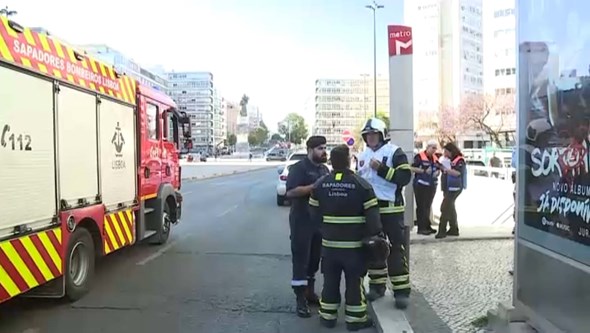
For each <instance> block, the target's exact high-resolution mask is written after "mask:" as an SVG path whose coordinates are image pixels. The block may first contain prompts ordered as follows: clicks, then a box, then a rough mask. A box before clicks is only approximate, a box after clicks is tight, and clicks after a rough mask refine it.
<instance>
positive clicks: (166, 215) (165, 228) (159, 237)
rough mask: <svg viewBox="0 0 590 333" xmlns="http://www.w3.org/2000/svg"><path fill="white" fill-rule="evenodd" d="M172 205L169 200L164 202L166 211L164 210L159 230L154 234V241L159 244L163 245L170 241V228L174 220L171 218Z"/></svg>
mask: <svg viewBox="0 0 590 333" xmlns="http://www.w3.org/2000/svg"><path fill="white" fill-rule="evenodd" d="M170 214H171V212H170V206H169V205H168V203H167V202H165V203H164V211H162V221H161V222H160V227H159V230H158V232H157V233H156V234H155V235H154V238H153V242H154V244H157V245H162V244H164V243H166V242H167V241H168V237H170V228H171V227H172V221H171V220H170Z"/></svg>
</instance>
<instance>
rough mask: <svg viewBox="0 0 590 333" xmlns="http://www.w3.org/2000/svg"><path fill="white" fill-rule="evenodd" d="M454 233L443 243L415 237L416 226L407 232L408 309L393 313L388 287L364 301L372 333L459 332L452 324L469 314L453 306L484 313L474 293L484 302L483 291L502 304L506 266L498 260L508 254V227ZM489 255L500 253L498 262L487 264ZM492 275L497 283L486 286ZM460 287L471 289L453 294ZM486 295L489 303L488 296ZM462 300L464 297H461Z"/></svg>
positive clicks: (463, 230) (424, 237)
mask: <svg viewBox="0 0 590 333" xmlns="http://www.w3.org/2000/svg"><path fill="white" fill-rule="evenodd" d="M459 232H460V236H459V237H451V236H447V237H446V238H444V239H435V238H434V234H433V235H431V236H424V235H418V234H416V228H414V229H413V230H412V232H411V234H410V243H411V244H412V246H411V247H410V270H411V275H412V278H411V281H412V296H411V302H410V307H409V308H408V309H406V310H405V311H402V310H397V309H395V307H394V304H393V294H392V292H391V291H390V290H389V289H388V290H387V292H386V295H385V297H382V298H380V299H379V300H377V301H375V302H372V303H369V310H370V312H371V315H372V317H373V318H374V319H375V326H376V328H377V331H378V332H380V333H389V332H391V333H400V332H405V333H414V332H416V333H419V332H420V333H451V332H455V331H457V332H465V331H464V330H463V329H459V330H455V329H456V328H458V327H463V326H466V324H465V323H456V324H455V323H453V322H452V321H453V320H460V321H467V323H468V322H469V321H470V320H472V319H473V318H469V316H471V317H473V313H471V312H470V311H467V310H465V309H463V310H461V307H458V306H456V304H467V305H468V306H467V308H475V309H477V310H482V311H485V310H487V309H486V305H485V304H484V305H482V304H483V303H484V300H482V299H477V297H475V295H483V297H484V298H485V300H487V298H488V297H487V296H485V292H484V290H487V292H488V293H489V292H490V288H491V289H492V290H495V292H494V293H493V294H494V295H500V296H496V297H497V298H498V299H499V300H503V299H502V298H503V297H504V295H503V291H504V290H508V291H511V289H510V288H509V287H506V286H505V284H506V283H507V282H506V281H504V280H506V279H508V280H509V281H511V280H510V277H509V276H508V275H507V270H508V269H509V267H510V265H511V264H510V263H509V262H507V261H508V259H507V258H504V257H510V256H511V253H512V252H511V250H509V249H506V246H509V247H510V248H511V245H510V244H511V243H512V239H513V235H512V224H502V225H497V226H496V225H488V226H473V225H468V226H464V227H461V226H460V227H459ZM499 242H500V243H499ZM437 243H440V244H437ZM491 252H493V253H496V255H498V253H501V255H500V256H501V258H502V259H499V258H498V260H497V262H495V263H494V264H492V265H491V266H488V264H487V263H486V261H487V259H488V258H489V254H490V253H491ZM466 256H467V257H466ZM468 257H469V258H468ZM505 261H506V262H505ZM449 265H450V266H449ZM469 270H473V271H474V273H473V274H474V275H473V276H471V277H470V276H463V274H465V273H466V272H467V271H469ZM453 272H454V273H453ZM496 274H501V278H500V279H499V281H502V282H501V283H500V285H497V286H492V285H490V283H491V282H490V280H492V281H493V280H495V279H496V278H495V275H496ZM463 280H464V281H463ZM464 284H466V285H465V286H466V287H467V286H471V287H469V290H462V291H461V292H460V293H459V294H457V293H456V292H455V290H457V288H461V287H460V285H464ZM365 286H366V288H367V289H368V279H366V280H365ZM447 289H448V290H447ZM471 289H472V290H471ZM482 293H483V294H482ZM488 296H490V297H491V298H492V299H493V297H492V295H488ZM465 297H466V298H467V299H464V298H465ZM492 303H493V302H492ZM453 304H455V305H453ZM480 307H481V309H479V308H480ZM455 317H461V318H459V319H456V318H455ZM450 320H451V322H449V321H450ZM453 326H456V327H453ZM454 328H455V329H454ZM470 332H473V331H470Z"/></svg>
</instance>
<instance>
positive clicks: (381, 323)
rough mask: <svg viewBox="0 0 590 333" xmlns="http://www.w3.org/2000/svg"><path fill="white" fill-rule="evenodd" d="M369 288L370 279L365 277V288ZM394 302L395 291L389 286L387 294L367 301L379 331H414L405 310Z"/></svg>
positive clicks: (395, 332)
mask: <svg viewBox="0 0 590 333" xmlns="http://www.w3.org/2000/svg"><path fill="white" fill-rule="evenodd" d="M368 288H369V279H368V278H365V289H368ZM393 302H394V301H393V293H392V292H391V291H390V290H389V288H387V289H386V291H385V296H383V297H381V298H379V299H377V300H375V301H373V302H367V310H368V311H369V314H370V315H371V318H372V319H373V322H374V323H375V328H376V329H377V332H379V333H414V330H413V329H412V326H411V325H410V322H409V321H408V318H407V317H406V314H405V312H404V311H403V310H398V309H396V308H395V306H394V303H393Z"/></svg>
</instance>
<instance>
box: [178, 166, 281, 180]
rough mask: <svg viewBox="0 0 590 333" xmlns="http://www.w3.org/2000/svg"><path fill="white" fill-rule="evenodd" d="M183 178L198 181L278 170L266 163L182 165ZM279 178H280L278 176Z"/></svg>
mask: <svg viewBox="0 0 590 333" xmlns="http://www.w3.org/2000/svg"><path fill="white" fill-rule="evenodd" d="M181 167H182V171H181V176H182V180H183V181H196V180H203V179H210V178H215V177H221V176H228V175H233V174H239V173H244V172H249V171H254V170H261V169H270V168H276V167H277V166H276V165H273V164H270V163H266V162H264V164H262V163H252V164H247V165H236V164H235V163H210V162H207V163H182V164H181ZM277 177H278V176H277Z"/></svg>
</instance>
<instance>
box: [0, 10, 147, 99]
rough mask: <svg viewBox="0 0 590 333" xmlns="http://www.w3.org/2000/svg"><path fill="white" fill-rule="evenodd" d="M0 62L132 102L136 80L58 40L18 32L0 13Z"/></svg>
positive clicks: (27, 29)
mask: <svg viewBox="0 0 590 333" xmlns="http://www.w3.org/2000/svg"><path fill="white" fill-rule="evenodd" d="M0 61H5V62H8V63H10V64H13V65H16V66H19V67H23V68H26V69H28V70H33V71H36V72H39V73H41V74H43V75H46V76H49V77H53V78H55V79H58V80H61V81H66V82H69V83H71V84H74V85H77V86H80V87H83V88H86V89H90V90H93V91H96V92H98V93H101V94H103V95H108V96H111V97H113V98H116V99H119V100H122V101H125V102H127V103H130V104H134V105H135V99H136V97H135V96H136V90H137V87H136V82H135V80H134V79H132V78H130V77H128V76H126V75H118V74H116V73H115V71H114V69H113V67H111V66H107V65H106V64H104V63H102V62H100V61H97V60H95V59H93V58H92V57H90V56H88V55H86V54H84V52H79V51H76V50H74V49H73V48H72V47H70V46H67V45H65V44H63V43H61V42H60V41H59V40H57V39H55V38H53V37H49V36H46V35H45V34H39V33H36V32H33V31H31V30H30V29H29V28H24V30H23V32H18V31H16V30H15V29H13V28H12V27H11V26H10V21H9V20H8V19H7V18H6V17H3V16H0Z"/></svg>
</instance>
